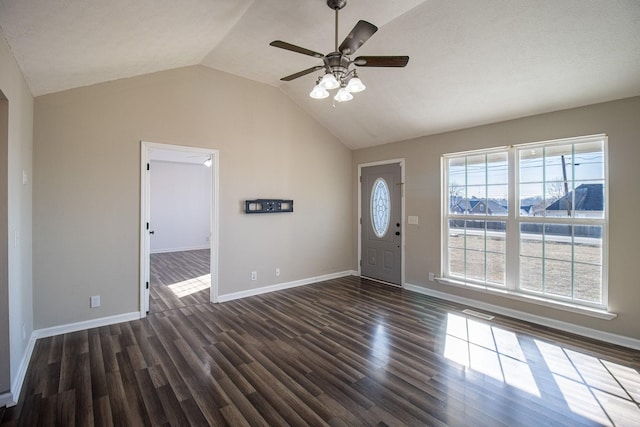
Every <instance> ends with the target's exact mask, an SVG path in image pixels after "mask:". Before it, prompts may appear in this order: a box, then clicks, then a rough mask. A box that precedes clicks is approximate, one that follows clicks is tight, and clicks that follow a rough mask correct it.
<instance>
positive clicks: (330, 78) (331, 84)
mask: <svg viewBox="0 0 640 427" xmlns="http://www.w3.org/2000/svg"><path fill="white" fill-rule="evenodd" d="M320 85H321V86H322V87H323V88H325V89H335V88H337V87H339V86H340V82H339V81H338V79H336V77H335V76H334V75H333V74H331V73H327V74H325V75H324V76H322V80H320Z"/></svg>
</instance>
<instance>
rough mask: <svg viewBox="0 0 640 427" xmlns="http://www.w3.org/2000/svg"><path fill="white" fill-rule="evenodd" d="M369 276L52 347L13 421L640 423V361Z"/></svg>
mask: <svg viewBox="0 0 640 427" xmlns="http://www.w3.org/2000/svg"><path fill="white" fill-rule="evenodd" d="M464 308H466V307H463V306H460V305H457V304H453V303H449V302H446V301H442V300H438V299H435V298H431V297H427V296H424V295H420V294H416V293H412V292H410V291H406V290H402V289H399V288H394V287H389V286H385V285H381V284H378V283H374V282H371V281H368V280H365V279H360V278H357V277H347V278H342V279H336V280H330V281H326V282H322V283H317V284H313V285H308V286H303V287H298V288H294V289H289V290H285V291H279V292H273V293H269V294H265V295H260V296H254V297H250V298H245V299H241V300H235V301H230V302H226V303H223V304H209V303H204V304H197V305H192V306H188V307H182V308H178V309H174V310H167V311H164V312H161V313H157V314H152V315H149V316H147V317H146V318H145V319H142V320H136V321H131V322H125V323H121V324H117V325H112V326H108V327H101V328H95V329H90V330H85V331H81V332H75V333H69V334H64V335H59V336H55V337H50V338H44V339H40V340H38V341H37V343H36V346H35V349H34V353H33V357H32V360H31V363H30V365H29V368H28V371H27V375H26V380H25V383H24V386H23V389H22V395H21V396H20V400H19V403H18V405H17V406H15V407H13V408H8V409H7V410H6V412H5V414H4V417H3V419H2V421H1V423H0V424H1V425H2V426H23V425H24V426H37V425H64V426H73V425H78V426H81V425H82V426H85V425H97V426H102V425H131V426H138V425H152V426H168V425H173V426H187V425H215V426H224V425H229V426H247V425H252V426H267V425H272V426H284V425H293V426H304V425H313V426H326V425H330V426H404V425H413V426H416V425H428V426H467V425H468V426H566V425H571V426H595V425H616V426H624V425H636V426H637V425H640V409H639V407H638V402H639V401H640V373H639V368H640V352H638V351H634V350H630V349H625V348H621V347H616V346H612V345H607V344H603V343H601V342H597V341H594V340H589V339H584V338H580V337H576V336H572V335H570V334H566V333H561V332H558V331H555V330H551V329H548V328H543V327H538V326H535V325H532V324H529V323H525V322H521V321H518V320H514V319H510V318H505V317H501V316H496V317H495V318H494V319H493V320H491V321H486V320H483V319H480V318H477V317H474V316H469V315H466V314H464V313H462V310H463V309H464Z"/></svg>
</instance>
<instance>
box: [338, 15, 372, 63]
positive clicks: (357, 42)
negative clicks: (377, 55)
mask: <svg viewBox="0 0 640 427" xmlns="http://www.w3.org/2000/svg"><path fill="white" fill-rule="evenodd" d="M376 31H378V27H376V26H375V25H373V24H372V23H370V22H367V21H358V23H357V24H356V26H355V27H353V30H351V32H350V33H349V34H348V35H347V37H346V38H345V39H344V41H343V42H342V44H341V45H340V47H339V48H338V51H339V52H341V53H344V54H345V55H353V54H354V53H355V52H356V50H358V49H359V48H360V46H362V45H363V44H364V42H366V41H367V40H369V37H371V36H372V35H374V34H375V32H376Z"/></svg>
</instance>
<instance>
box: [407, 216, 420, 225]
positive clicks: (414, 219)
mask: <svg viewBox="0 0 640 427" xmlns="http://www.w3.org/2000/svg"><path fill="white" fill-rule="evenodd" d="M408 220H409V224H411V225H418V217H417V216H413V215H409V218H408Z"/></svg>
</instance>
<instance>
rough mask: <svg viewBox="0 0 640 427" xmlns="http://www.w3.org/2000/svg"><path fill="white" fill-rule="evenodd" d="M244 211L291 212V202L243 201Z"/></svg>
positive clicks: (250, 212) (269, 200)
mask: <svg viewBox="0 0 640 427" xmlns="http://www.w3.org/2000/svg"><path fill="white" fill-rule="evenodd" d="M244 211H245V213H248V214H253V213H276V212H293V200H283V199H256V200H245V202H244Z"/></svg>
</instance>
